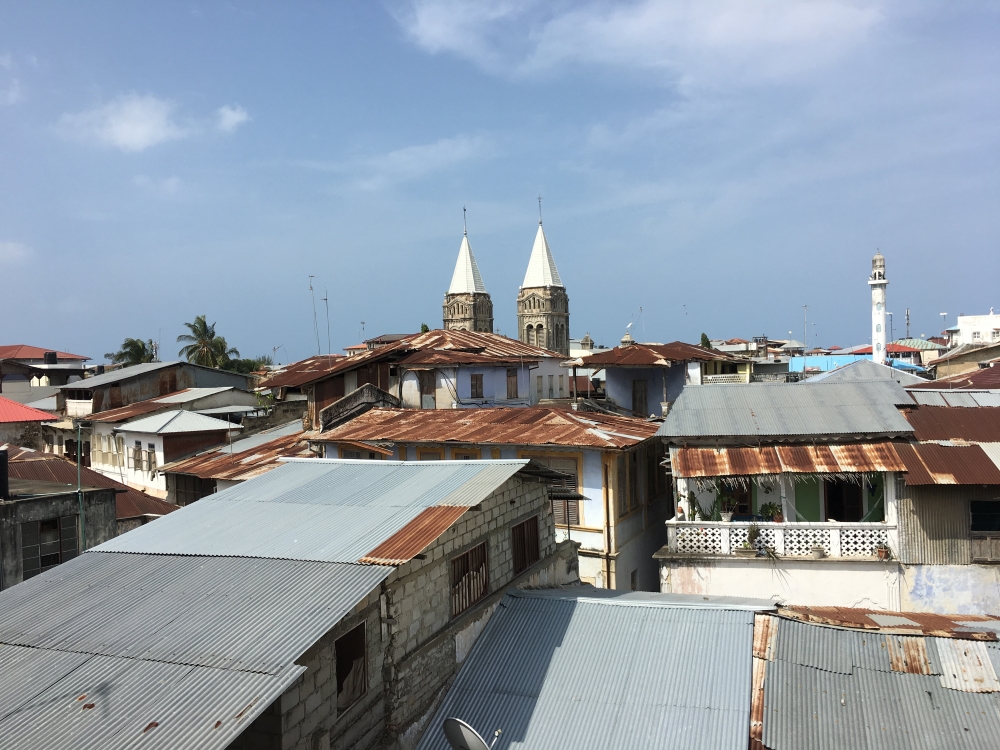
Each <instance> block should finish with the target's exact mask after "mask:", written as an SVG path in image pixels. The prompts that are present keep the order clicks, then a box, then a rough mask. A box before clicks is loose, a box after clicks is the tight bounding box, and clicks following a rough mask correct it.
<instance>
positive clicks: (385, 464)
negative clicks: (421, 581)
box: [97, 459, 527, 563]
mask: <svg viewBox="0 0 1000 750" xmlns="http://www.w3.org/2000/svg"><path fill="white" fill-rule="evenodd" d="M526 464H527V459H521V460H508V461H420V462H409V463H407V462H401V461H337V460H327V459H301V460H292V461H290V462H288V463H286V464H284V465H283V466H280V467H278V468H277V469H275V470H273V471H271V472H268V473H267V474H264V475H263V476H259V477H256V478H254V479H251V480H248V481H246V482H243V483H242V484H239V485H236V486H234V487H231V488H229V489H227V490H223V491H222V492H218V493H216V494H214V495H209V496H208V497H205V498H202V499H201V500H199V501H198V502H197V503H193V504H191V505H188V506H185V507H184V508H181V509H180V510H179V511H177V512H176V513H171V514H170V515H169V516H167V517H165V518H160V519H157V520H156V521H154V522H153V523H150V524H146V525H145V526H142V527H141V528H138V529H135V530H134V531H131V532H129V533H128V534H125V535H124V536H120V537H117V538H115V539H111V540H110V541H108V542H105V543H104V544H102V545H101V546H100V547H98V548H97V549H99V550H103V551H108V552H138V553H147V554H177V555H242V556H247V557H270V558H282V559H294V560H319V561H328V562H348V563H350V562H357V561H358V560H360V559H361V558H362V557H364V556H365V555H367V554H368V553H369V552H371V551H372V550H374V549H375V548H376V547H378V546H379V545H380V544H382V543H383V542H385V541H386V540H387V539H389V538H391V537H392V536H393V535H394V534H396V533H398V532H400V531H402V530H403V529H404V528H406V527H407V526H408V524H410V523H411V522H412V521H413V520H414V519H415V518H417V517H418V516H419V515H420V514H421V512H422V511H423V510H424V509H425V508H430V507H433V506H436V505H450V506H455V507H469V506H472V505H477V504H478V503H480V502H482V501H483V500H484V499H485V498H486V497H488V496H489V495H490V493H492V492H493V491H494V490H495V489H497V488H498V487H500V486H502V485H503V484H504V483H505V482H506V481H507V480H508V479H510V478H511V477H512V476H514V474H516V473H517V472H518V471H519V470H521V469H522V467H524V466H525V465H526Z"/></svg>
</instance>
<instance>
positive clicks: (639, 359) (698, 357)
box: [580, 341, 738, 368]
mask: <svg viewBox="0 0 1000 750" xmlns="http://www.w3.org/2000/svg"><path fill="white" fill-rule="evenodd" d="M580 359H581V361H582V362H583V366H584V367H591V368H598V367H657V366H658V367H666V366H668V364H669V363H671V362H687V361H696V362H710V361H713V360H726V361H736V360H737V359H738V358H737V357H734V356H733V355H731V354H729V353H727V352H720V351H717V350H714V349H705V348H703V347H700V346H695V345H694V344H685V343H684V342H683V341H672V342H671V343H669V344H631V345H630V346H616V347H615V348H614V349H607V350H605V351H599V352H595V353H594V354H590V355H588V356H586V357H581V358H580Z"/></svg>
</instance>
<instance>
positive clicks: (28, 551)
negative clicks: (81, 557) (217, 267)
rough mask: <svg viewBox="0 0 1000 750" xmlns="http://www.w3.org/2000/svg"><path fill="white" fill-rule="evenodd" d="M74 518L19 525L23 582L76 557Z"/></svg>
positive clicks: (65, 517)
mask: <svg viewBox="0 0 1000 750" xmlns="http://www.w3.org/2000/svg"><path fill="white" fill-rule="evenodd" d="M76 537H77V531H76V516H75V515H73V516H63V517H62V518H48V519H46V520H44V521H29V522H27V523H22V524H21V563H22V570H23V575H22V578H23V580H27V579H28V578H31V577H33V576H36V575H38V574H39V573H44V572H45V571H46V570H49V569H50V568H54V567H55V566H56V565H59V564H60V563H64V562H66V561H67V560H69V559H70V558H73V557H76V555H77V540H76Z"/></svg>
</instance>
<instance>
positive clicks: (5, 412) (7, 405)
mask: <svg viewBox="0 0 1000 750" xmlns="http://www.w3.org/2000/svg"><path fill="white" fill-rule="evenodd" d="M58 421H59V417H57V416H54V415H52V414H49V413H48V412H47V411H41V410H40V409H32V408H31V407H30V406H25V405H24V404H19V403H17V402H16V401H11V400H10V399H9V398H4V397H3V396H0V422H58Z"/></svg>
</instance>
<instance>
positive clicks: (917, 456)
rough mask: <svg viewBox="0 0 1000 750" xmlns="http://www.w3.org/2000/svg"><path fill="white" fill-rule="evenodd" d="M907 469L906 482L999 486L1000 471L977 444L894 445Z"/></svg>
mask: <svg viewBox="0 0 1000 750" xmlns="http://www.w3.org/2000/svg"><path fill="white" fill-rule="evenodd" d="M894 447H895V450H896V453H897V454H899V457H900V458H901V459H902V461H903V464H904V465H905V466H906V472H907V473H906V483H907V484H908V485H911V486H912V485H923V484H990V485H993V484H995V485H1000V468H997V466H996V464H994V463H993V461H992V460H991V459H990V457H989V456H988V455H986V452H985V451H984V450H983V449H982V448H980V447H979V446H978V445H938V444H937V443H896V444H894Z"/></svg>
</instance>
